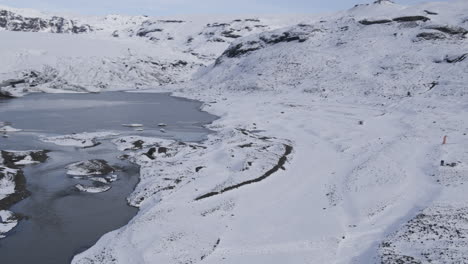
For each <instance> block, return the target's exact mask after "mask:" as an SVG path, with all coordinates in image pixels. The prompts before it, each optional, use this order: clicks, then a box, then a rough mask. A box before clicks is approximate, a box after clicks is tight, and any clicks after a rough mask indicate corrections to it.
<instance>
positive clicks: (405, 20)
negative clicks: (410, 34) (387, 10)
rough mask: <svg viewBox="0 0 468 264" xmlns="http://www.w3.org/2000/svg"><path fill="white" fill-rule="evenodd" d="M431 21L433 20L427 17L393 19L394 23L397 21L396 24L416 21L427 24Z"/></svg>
mask: <svg viewBox="0 0 468 264" xmlns="http://www.w3.org/2000/svg"><path fill="white" fill-rule="evenodd" d="M429 20H431V19H430V18H428V17H425V16H404V17H397V18H394V19H393V21H396V22H415V21H423V22H426V21H429Z"/></svg>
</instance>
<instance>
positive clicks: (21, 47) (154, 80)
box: [0, 0, 468, 263]
mask: <svg viewBox="0 0 468 264" xmlns="http://www.w3.org/2000/svg"><path fill="white" fill-rule="evenodd" d="M72 19H73V20H76V21H81V22H80V23H84V24H88V25H89V26H90V28H92V29H93V31H91V32H88V33H84V34H50V33H30V32H8V31H3V32H0V37H1V38H2V40H3V39H5V41H2V42H0V47H1V49H0V58H1V59H2V62H3V63H2V64H1V65H0V80H1V81H0V89H2V91H3V93H4V94H6V93H9V94H10V93H11V94H19V93H23V92H29V91H46V92H52V91H60V90H83V91H105V90H114V89H129V88H137V89H138V88H140V89H142V88H152V89H151V90H150V92H151V91H152V92H161V91H171V92H174V94H176V95H180V96H184V97H189V98H194V99H198V100H202V101H203V102H205V105H204V108H203V110H205V111H209V112H210V113H213V114H216V115H218V116H220V117H221V118H220V119H219V120H217V121H216V122H214V123H213V124H212V125H211V126H210V128H211V129H213V130H214V131H216V133H214V134H212V135H210V136H209V138H208V140H207V141H205V142H203V143H200V145H199V144H178V143H176V142H171V141H164V142H162V143H160V145H161V146H162V147H164V148H167V149H169V150H170V153H169V155H162V154H161V155H160V156H157V157H153V158H154V159H151V158H148V151H149V148H150V147H151V146H152V143H151V142H153V141H152V140H153V139H147V138H140V137H137V136H136V137H132V138H126V139H125V140H116V141H115V144H116V145H117V147H118V148H121V149H125V146H122V145H121V144H123V143H122V142H125V144H131V140H135V141H137V140H138V141H142V142H144V144H143V149H141V150H135V151H131V152H130V153H129V156H130V158H131V160H132V161H134V162H135V163H137V164H139V165H140V166H141V173H140V174H141V181H140V184H139V185H138V186H137V188H136V190H135V192H134V193H133V194H132V195H131V196H130V197H129V198H128V201H129V203H130V204H132V205H134V206H137V207H139V208H140V211H139V213H138V215H137V216H136V217H135V218H134V219H133V220H132V221H131V222H130V223H129V224H128V225H127V226H125V227H123V228H121V229H119V230H116V231H114V232H111V233H108V234H106V235H105V236H103V237H102V238H101V239H100V240H99V242H98V243H97V244H96V245H94V246H93V247H92V248H90V249H89V250H87V251H85V252H84V253H82V254H79V255H77V256H76V257H75V258H74V260H73V263H465V262H466V261H467V259H468V252H467V250H466V237H468V223H467V220H466V219H467V212H468V207H467V206H466V204H467V203H468V197H467V196H466V193H467V191H468V189H467V188H468V184H467V183H468V174H467V173H468V169H467V168H468V163H467V159H468V152H467V151H466V149H468V141H467V133H468V126H467V124H468V115H467V111H468V105H467V100H466V96H467V95H468V94H467V92H468V87H467V83H468V77H467V76H468V39H467V36H468V34H467V32H468V31H467V30H468V2H466V1H464V0H462V1H451V2H443V3H442V2H440V3H439V2H430V3H425V4H420V5H415V6H403V5H398V4H395V3H393V2H391V1H388V0H379V1H376V2H374V3H369V4H359V5H356V6H354V7H351V8H350V9H348V10H345V11H341V12H338V13H335V14H329V15H324V16H310V17H307V16H302V17H297V16H290V17H277V18H274V17H259V18H257V17H251V16H249V17H233V18H196V17H176V18H147V17H143V16H142V17H125V16H107V17H104V18H102V17H101V18H96V17H93V18H81V19H78V18H72ZM83 21H85V22H83ZM30 40H34V42H31V41H30ZM158 85H159V86H158ZM157 86H158V87H157ZM90 132H92V131H90ZM444 136H447V138H448V143H447V142H446V144H442V138H444ZM153 143H154V142H153ZM158 144H159V143H158ZM153 145H154V144H153ZM158 146H159V145H158ZM174 164H177V166H174Z"/></svg>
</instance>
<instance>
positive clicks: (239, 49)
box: [223, 41, 261, 58]
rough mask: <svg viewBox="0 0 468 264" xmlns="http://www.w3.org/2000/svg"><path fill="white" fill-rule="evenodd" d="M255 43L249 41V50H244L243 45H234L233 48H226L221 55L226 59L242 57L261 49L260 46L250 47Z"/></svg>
mask: <svg viewBox="0 0 468 264" xmlns="http://www.w3.org/2000/svg"><path fill="white" fill-rule="evenodd" d="M256 43H258V42H256ZM256 43H255V42H253V41H251V42H250V43H249V44H250V46H251V47H249V48H245V46H244V44H242V43H239V44H237V45H235V46H233V47H230V48H228V49H227V50H226V51H225V52H224V53H223V55H224V56H226V57H228V58H235V57H240V56H241V55H244V54H246V53H249V52H252V51H255V50H258V49H260V48H261V47H260V46H257V47H254V46H252V45H254V44H256Z"/></svg>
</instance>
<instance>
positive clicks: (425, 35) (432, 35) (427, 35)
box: [416, 32, 447, 40]
mask: <svg viewBox="0 0 468 264" xmlns="http://www.w3.org/2000/svg"><path fill="white" fill-rule="evenodd" d="M416 37H417V38H419V39H425V40H439V39H446V38H447V36H445V35H444V34H442V33H439V32H422V33H419V34H418V35H416Z"/></svg>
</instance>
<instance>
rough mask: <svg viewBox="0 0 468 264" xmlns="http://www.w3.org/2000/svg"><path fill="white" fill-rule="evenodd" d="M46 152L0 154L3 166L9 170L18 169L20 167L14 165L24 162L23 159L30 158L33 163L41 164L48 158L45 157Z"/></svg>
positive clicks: (3, 152) (2, 152) (4, 152)
mask: <svg viewBox="0 0 468 264" xmlns="http://www.w3.org/2000/svg"><path fill="white" fill-rule="evenodd" d="M48 152H49V151H48V150H38V151H18V152H13V151H4V150H2V151H1V152H0V153H1V155H2V158H3V164H4V165H5V166H7V167H9V168H14V169H16V168H19V167H20V166H21V165H17V164H15V163H17V162H20V161H22V160H24V159H25V158H28V157H30V158H31V159H32V161H33V162H38V163H43V162H45V161H46V160H47V159H48V158H49V157H48V155H47V153H48Z"/></svg>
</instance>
